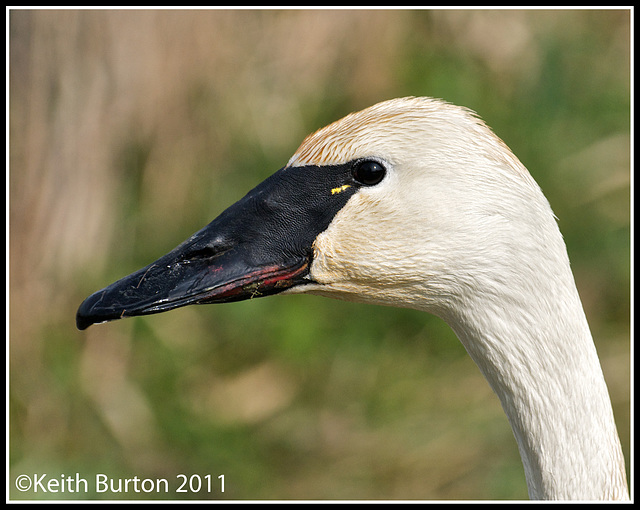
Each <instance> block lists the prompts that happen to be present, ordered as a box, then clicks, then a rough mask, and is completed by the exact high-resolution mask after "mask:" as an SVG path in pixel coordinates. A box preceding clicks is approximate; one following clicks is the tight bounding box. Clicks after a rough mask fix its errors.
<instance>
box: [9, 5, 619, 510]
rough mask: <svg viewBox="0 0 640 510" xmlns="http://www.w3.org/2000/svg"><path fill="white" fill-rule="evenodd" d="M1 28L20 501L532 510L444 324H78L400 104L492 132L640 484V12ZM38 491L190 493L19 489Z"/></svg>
mask: <svg viewBox="0 0 640 510" xmlns="http://www.w3.org/2000/svg"><path fill="white" fill-rule="evenodd" d="M9 31H10V34H9V35H10V38H9V43H10V82H9V85H10V103H9V104H10V178H9V185H10V195H9V199H10V210H9V212H10V246H9V248H10V251H9V255H10V314H9V317H10V327H9V339H8V340H9V341H10V350H9V354H10V357H9V360H10V372H9V383H10V392H9V398H10V399H9V411H10V437H9V439H10V442H9V446H10V459H9V468H10V482H11V483H10V489H9V491H10V496H11V497H12V498H15V499H34V498H35V499H56V500H59V499H104V498H109V497H116V498H118V497H120V498H121V499H154V498H157V499H214V500H216V499H242V500H244V499H283V500H288V499H353V498H356V499H467V498H471V499H476V498H477V499H487V498H488V499H519V498H526V497H527V492H526V485H525V481H524V474H523V469H522V466H521V463H520V459H519V456H518V452H517V447H516V444H515V440H514V439H513V436H512V433H511V430H510V428H509V426H508V423H507V420H506V418H505V417H504V415H503V413H502V410H501V408H500V405H499V403H498V401H497V398H496V397H495V396H494V395H493V394H492V392H491V390H490V389H489V387H488V385H487V384H486V382H484V380H483V379H482V377H481V375H480V373H479V371H478V370H477V368H476V367H475V366H474V365H473V363H472V362H471V360H470V359H469V358H468V356H467V355H466V353H465V352H464V349H463V348H462V347H461V345H460V344H459V342H458V341H457V339H456V338H455V336H454V335H453V333H452V332H451V331H450V330H449V329H448V327H447V326H446V325H445V324H444V323H442V322H441V321H439V320H438V319H435V318H434V317H430V316H426V315H425V314H421V313H418V312H413V311H409V310H395V309H387V308H378V307H373V306H364V305H355V304H350V303H344V302H338V301H332V300H328V299H323V298H319V297H311V296H288V297H284V296H281V297H274V298H270V299H259V300H252V301H250V302H242V303H235V304H225V305H216V306H213V305H211V306H206V307H187V308H184V309H181V310H176V311H172V312H169V313H166V314H161V315H157V316H152V317H147V318H136V319H127V320H125V321H118V322H115V323H110V324H109V325H103V326H94V327H92V328H89V329H88V330H87V331H84V332H79V331H77V330H76V329H75V324H74V316H75V310H76V308H77V306H78V305H79V304H80V302H81V301H82V300H83V299H84V298H85V297H86V296H88V295H89V294H90V293H92V292H93V291H95V290H97V289H99V288H102V287H104V286H105V285H106V284H109V283H111V282H112V281H115V280H116V279H118V278H120V277H121V276H124V275H126V274H128V273H129V272H131V271H133V270H135V269H138V268H139V267H142V266H144V265H146V264H147V263H149V262H150V261H152V260H155V259H156V258H157V257H158V256H159V255H161V254H163V253H165V252H166V251H167V250H169V249H171V248H173V247H174V246H176V245H177V244H178V243H180V242H181V241H183V240H184V239H186V238H187V237H188V236H189V235H190V234H191V233H193V232H194V231H195V230H197V229H199V228H201V227H202V226H203V225H205V224H206V223H208V222H209V221H210V220H211V219H212V218H213V217H215V216H216V215H217V214H218V213H219V212H221V211H222V210H223V209H224V208H226V207H227V206H228V205H230V204H231V203H233V202H234V201H235V200H236V199H238V198H240V197H241V196H242V195H244V193H246V191H248V190H249V189H250V188H252V187H253V186H255V185H256V184H257V183H258V182H259V181H261V180H262V179H263V178H265V177H266V176H268V175H270V174H271V173H272V172H274V171H276V170H277V169H278V168H280V167H282V166H284V164H286V162H287V160H288V158H289V156H290V155H291V154H292V153H293V152H294V151H295V149H296V148H297V145H298V144H299V143H300V142H301V141H302V139H303V138H304V136H305V135H306V134H307V133H309V132H311V131H313V130H315V129H317V128H319V127H321V126H323V125H325V124H326V123H328V122H331V121H333V120H336V119H338V118H340V117H342V116H343V115H345V114H346V113H348V112H350V111H354V110H357V109H361V108H364V107H366V106H369V105H370V104H373V103H375V102H378V101H380V100H384V99H388V98H391V97H398V96H404V95H429V96H435V97H442V98H444V99H446V100H448V101H450V102H453V103H457V104H461V105H464V106H467V107H470V108H472V109H474V110H476V111H477V112H478V113H479V114H480V115H481V116H482V117H483V118H484V119H485V120H486V121H487V123H488V124H489V125H490V126H492V128H493V129H494V130H495V132H496V133H497V134H498V135H499V136H500V137H501V138H503V139H504V140H505V142H506V143H507V144H508V145H509V146H510V147H511V148H512V150H513V151H514V152H515V154H517V155H518V157H519V158H520V159H521V160H522V162H523V163H524V164H525V165H526V166H527V167H528V168H529V170H530V171H531V173H532V175H533V176H534V177H535V178H536V179H537V180H538V182H539V183H540V184H541V186H542V188H543V190H544V191H545V193H546V194H547V196H548V198H549V200H550V202H551V204H552V207H553V208H554V211H555V212H556V215H557V216H558V218H559V222H560V227H561V230H562V231H563V234H564V236H565V238H566V241H567V244H568V249H569V254H570V257H571V259H572V264H573V268H574V272H575V275H576V279H577V283H578V288H579V290H580V292H581V296H582V298H583V302H584V305H585V309H586V313H587V316H588V318H589V320H590V324H591V327H592V331H593V333H594V337H595V340H596V343H597V347H598V350H599V353H600V355H601V358H602V364H603V368H604V371H605V376H606V378H607V381H608V384H609V389H610V392H611V394H612V399H613V403H614V408H615V413H616V417H617V423H618V427H619V431H620V434H621V439H622V442H623V447H624V450H625V455H626V458H627V462H629V459H630V453H629V448H630V13H629V11H628V10H551V11H547V10H500V11H496V10H478V11H468V10H424V11H422V10H421V11H418V10H415V11H413V10H399V11H393V10H375V11H368V10H357V11H350V10H338V11H331V10H327V11H314V10H284V11H279V10H271V11H252V10H242V11H231V10H208V11H197V10H188V11H172V10H168V11H137V10H122V11H120V10H113V11H105V10H11V11H10V12H9ZM23 473H27V474H30V473H39V474H48V475H50V476H51V477H53V478H58V479H59V478H60V476H62V475H75V473H79V474H80V476H81V477H83V478H86V479H89V480H91V479H93V478H94V477H95V474H97V473H104V474H107V475H108V476H109V477H110V478H114V479H115V478H132V477H133V476H138V477H139V478H140V479H142V478H150V479H155V478H166V479H168V480H169V481H170V482H171V483H172V484H174V485H172V491H171V493H170V494H168V495H165V494H152V493H150V494H145V493H135V492H128V493H122V494H120V495H118V494H113V493H107V494H105V493H95V492H90V493H89V494H85V493H70V492H66V493H47V494H42V493H34V492H33V491H27V492H25V493H20V492H18V491H17V490H16V489H15V487H14V486H13V480H14V479H15V477H17V476H18V475H19V474H23ZM180 473H182V474H185V475H186V476H187V477H189V476H191V475H201V476H202V477H204V476H205V475H207V474H210V475H211V477H212V480H213V482H214V484H213V490H212V492H210V493H209V492H206V491H200V492H197V493H193V494H189V493H187V494H176V493H175V492H174V489H175V487H177V482H178V481H179V480H177V479H176V476H177V475H178V474H180ZM221 474H224V476H225V491H224V493H222V492H220V491H219V487H218V485H216V482H218V481H219V480H218V478H217V477H218V476H219V475H221ZM91 485H92V484H91Z"/></svg>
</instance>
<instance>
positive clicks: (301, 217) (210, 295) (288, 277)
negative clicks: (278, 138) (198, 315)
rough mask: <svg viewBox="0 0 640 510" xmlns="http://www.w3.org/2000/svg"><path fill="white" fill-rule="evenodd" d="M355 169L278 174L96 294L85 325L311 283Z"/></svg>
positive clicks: (85, 309) (86, 307)
mask: <svg viewBox="0 0 640 510" xmlns="http://www.w3.org/2000/svg"><path fill="white" fill-rule="evenodd" d="M351 168H352V165H351V164H345V165H336V166H325V167H318V166H304V167H285V168H283V169H281V170H279V171H278V172H276V173H275V174H273V175H272V176H271V177H269V178H268V179H266V180H265V181H264V182H262V183H261V184H259V185H258V186H257V187H256V188H254V189H253V190H252V191H250V192H249V193H248V194H247V195H246V196H245V197H244V198H242V199H241V200H239V201H238V202H236V203H235V204H233V205H232V206H231V207H229V208H228V209H226V210H225V211H224V212H223V213H222V214H220V216H218V217H217V218H216V219H215V220H213V221H212V222H211V223H209V225H207V226H206V227H205V228H203V229H202V230H200V231H199V232H197V233H196V234H194V235H193V236H191V237H190V238H189V239H187V240H186V241H185V242H184V243H182V244H181V245H180V246H178V247H177V248H175V249H174V250H173V251H171V252H170V253H168V254H167V255H165V256H163V257H161V258H160V259H158V260H156V261H155V262H154V263H152V264H150V265H148V266H147V267H145V268H143V269H140V270H139V271H136V272H135V273H133V274H130V275H129V276H126V277H124V278H122V279H121V280H118V281H117V282H115V283H113V284H111V285H109V286H108V287H106V288H104V289H102V290H100V291H98V292H96V293H94V294H92V295H91V296H89V297H88V298H87V299H86V300H85V301H84V302H83V303H82V304H81V305H80V308H78V312H77V314H76V324H77V326H78V328H79V329H86V328H88V327H89V326H90V325H91V324H95V323H99V322H104V321H109V320H114V319H120V318H123V317H131V316H135V315H146V314H152V313H159V312H164V311H167V310H172V309H174V308H178V307H181V306H186V305H189V304H203V303H221V302H229V301H239V300H242V299H248V298H252V297H259V296H267V295H271V294H276V293H278V292H281V291H283V290H285V289H288V288H291V287H293V286H295V285H304V284H305V283H309V282H310V280H309V279H308V275H309V267H310V264H311V261H312V256H313V248H312V246H313V242H314V240H315V238H316V236H317V235H318V234H320V233H321V232H323V231H324V230H326V228H327V227H328V226H329V224H330V223H331V221H332V219H333V217H334V216H335V214H336V213H337V212H338V211H339V210H340V209H342V207H344V205H345V204H346V203H347V200H348V199H349V198H350V197H351V196H352V195H353V193H354V192H355V191H356V190H357V188H358V186H359V184H358V183H357V182H355V181H354V179H353V177H352V175H351Z"/></svg>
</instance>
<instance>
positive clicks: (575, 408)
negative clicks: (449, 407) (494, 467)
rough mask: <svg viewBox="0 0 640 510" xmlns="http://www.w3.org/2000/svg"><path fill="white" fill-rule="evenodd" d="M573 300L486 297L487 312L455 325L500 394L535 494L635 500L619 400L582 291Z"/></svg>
mask: <svg viewBox="0 0 640 510" xmlns="http://www.w3.org/2000/svg"><path fill="white" fill-rule="evenodd" d="M571 302H573V306H570V307H566V306H559V307H558V306H550V305H547V304H546V303H545V302H544V301H540V302H538V303H531V302H528V303H527V305H528V306H529V308H528V309H527V310H524V309H522V310H516V309H514V308H513V307H505V306H501V307H495V308H493V309H492V308H491V306H487V301H486V300H485V301H483V304H482V306H481V307H478V308H476V310H482V311H481V312H479V313H475V314H470V315H468V316H467V317H465V318H464V319H462V320H460V319H458V320H457V321H453V323H451V324H450V325H451V326H452V328H453V329H454V331H456V333H457V335H458V337H459V338H460V340H461V341H462V343H463V344H464V346H465V348H466V349H467V351H468V352H469V354H470V355H471V357H472V358H473V359H474V361H475V362H476V364H477V365H478V366H479V368H480V369H481V371H482V372H483V374H484V376H485V377H486V378H487V380H488V381H489V384H490V385H491V387H492V388H493V390H494V391H495V393H496V394H497V395H498V397H499V399H500V402H501V404H502V407H503V409H504V411H505V413H506V415H507V417H508V419H509V422H510V424H511V427H512V430H513V433H514V436H515V438H516V441H517V443H518V448H519V451H520V455H521V457H522V461H523V465H524V469H525V476H526V479H527V486H528V490H529V496H530V498H531V499H574V500H575V499H580V500H603V499H628V488H627V482H626V472H625V465H624V457H623V454H622V449H621V446H620V440H619V437H618V433H617V430H616V426H615V422H614V417H613V411H612V407H611V402H610V398H609V394H608V390H607V386H606V383H605V380H604V377H603V374H602V369H601V367H600V362H599V360H598V356H597V353H596V349H595V346H594V343H593V340H592V337H591V333H590V331H589V327H588V324H587V321H586V318H585V316H584V312H583V310H582V305H581V303H580V301H579V298H578V296H577V291H575V292H571V293H569V297H568V298H567V299H565V301H564V303H571ZM531 305H533V306H534V307H535V306H536V305H537V309H536V310H535V313H532V310H531ZM472 309H473V307H472ZM532 317H536V320H535V324H536V327H534V325H533V324H531V323H530V320H531V318H532ZM540 324H546V325H547V326H546V327H542V328H541V327H540Z"/></svg>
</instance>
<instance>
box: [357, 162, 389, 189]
mask: <svg viewBox="0 0 640 510" xmlns="http://www.w3.org/2000/svg"><path fill="white" fill-rule="evenodd" d="M386 173H387V169H386V168H385V167H384V166H382V164H380V163H378V162H377V161H371V160H364V161H357V162H356V163H355V165H353V170H352V175H353V178H354V179H355V180H356V181H358V182H359V183H360V184H365V185H366V186H373V185H375V184H378V183H379V182H380V181H381V180H382V179H384V176H385V175H386Z"/></svg>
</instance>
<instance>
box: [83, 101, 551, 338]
mask: <svg viewBox="0 0 640 510" xmlns="http://www.w3.org/2000/svg"><path fill="white" fill-rule="evenodd" d="M548 232H551V235H550V236H549V235H548ZM555 232H557V227H556V226H555V222H554V220H553V214H552V213H551V210H550V208H549V206H548V203H547V202H546V199H545V198H544V196H543V195H542V193H541V192H540V190H539V188H538V186H537V184H536V183H535V182H534V181H533V179H532V178H531V176H530V175H529V173H528V172H527V170H526V169H525V168H524V166H522V164H521V163H520V162H519V161H518V159H517V158H516V157H515V156H514V155H513V154H512V153H511V151H510V150H509V149H508V148H507V147H506V145H505V144H504V143H503V142H502V141H501V140H500V139H499V138H498V137H497V136H496V135H494V134H493V132H492V131H491V130H490V129H489V128H488V127H487V126H486V125H485V124H484V123H483V122H482V121H481V120H480V119H479V118H478V117H477V116H475V115H474V114H473V113H472V112H471V111H469V110H467V109H465V108H461V107H457V106H454V105H451V104H449V103H445V102H444V101H441V100H436V99H431V98H414V97H409V98H402V99H394V100H390V101H386V102H382V103H379V104H377V105H374V106H372V107H370V108H367V109H365V110H363V111H360V112H356V113H352V114H350V115H347V116H346V117H344V118H342V119H340V120H338V121H336V122H334V123H332V124H330V125H328V126H326V127H324V128H322V129H320V130H318V131H317V132H315V133H313V134H311V135H309V136H308V137H307V138H306V139H305V140H304V141H303V143H302V144H301V146H300V147H299V149H298V150H297V151H296V152H295V154H294V155H293V156H292V157H291V159H290V160H289V162H288V163H287V165H286V166H285V167H284V168H282V169H281V170H279V171H278V172H276V173H275V174H273V175H272V176H271V177H269V178H268V179H267V180H265V181H264V182H263V183H261V184H259V185H258V186H257V187H256V188H254V189H253V190H252V191H250V192H249V193H248V194H247V195H246V196H245V197H244V198H243V199H241V200H240V201H238V202H237V203H235V204H233V205H232V206H230V207H229V208H228V209H227V210H225V211H224V212H223V213H222V214H221V215H220V216H219V217H218V218H216V219H215V220H214V221H212V222H211V223H210V224H209V225H207V226H206V227H205V228H204V229H202V230H201V231H199V232H197V233H196V234H194V235H193V236H191V237H190V238H189V239H187V240H186V241H185V242H184V243H182V244H181V245H179V246H178V247H177V248H176V249H174V250H173V251H171V252H170V253H168V254H167V255H165V256H164V257H161V258H160V259H158V260H157V261H156V262H154V263H152V264H150V265H149V266H147V267H145V268H143V269H141V270H139V271H137V272H135V273H133V274H131V275H129V276H127V277H125V278H123V279H121V280H119V281H118V282H116V283H114V284H112V285H110V286H109V287H106V288H105V289H102V290H101V291H98V292H96V293H94V294H93V295H92V296H90V297H89V298H87V300H85V302H84V303H83V304H82V305H81V306H80V308H79V310H78V313H77V325H78V327H79V328H81V329H84V328H86V327H88V326H89V325H91V324H93V323H96V322H103V321H107V320H113V319H119V318H122V317H127V316H133V315H144V314H150V313H157V312H162V311H166V310H170V309H173V308H177V307H180V306H185V305H188V304H202V303H215V302H224V301H235V300H240V299H248V298H253V297H259V296H266V295H270V294H275V293H280V292H287V293H305V292H307V293H315V294H322V295H327V296H331V297H338V298H342V299H349V300H357V301H366V302H372V303H379V304H386V305H393V306H403V307H412V308H418V309H423V310H426V311H430V312H432V313H435V314H437V315H440V316H443V317H447V316H451V315H452V314H455V313H456V312H455V311H456V310H458V309H459V308H460V307H461V306H462V305H461V304H460V303H461V301H464V300H466V299H469V292H470V289H474V288H478V287H479V286H482V285H485V286H486V285H489V286H491V285H494V286H495V285H496V284H498V283H499V282H500V281H501V280H503V281H508V280H509V278H510V275H508V274H506V273H504V272H502V273H501V271H509V270H510V269H509V268H508V267H507V266H506V264H502V262H501V261H506V260H509V261H512V262H513V261H514V260H515V261H518V260H524V261H525V262H527V261H531V260H535V257H536V253H537V252H538V251H543V252H545V254H546V253H547V251H548V250H547V248H548V245H549V244H550V243H551V244H558V243H560V244H561V245H562V242H561V238H560V237H559V234H557V235H556V234H555ZM541 243H542V246H545V249H544V250H541V249H540V245H541ZM562 246H563V245H562ZM545 256H546V255H545ZM525 265H526V264H525ZM502 266H504V267H502ZM518 272H519V274H520V275H521V276H520V277H522V274H526V271H525V272H524V273H523V272H522V271H521V268H519V269H518ZM524 278H526V276H525V277H524ZM482 279H486V280H487V282H484V283H483V282H481V281H480V280H482Z"/></svg>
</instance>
